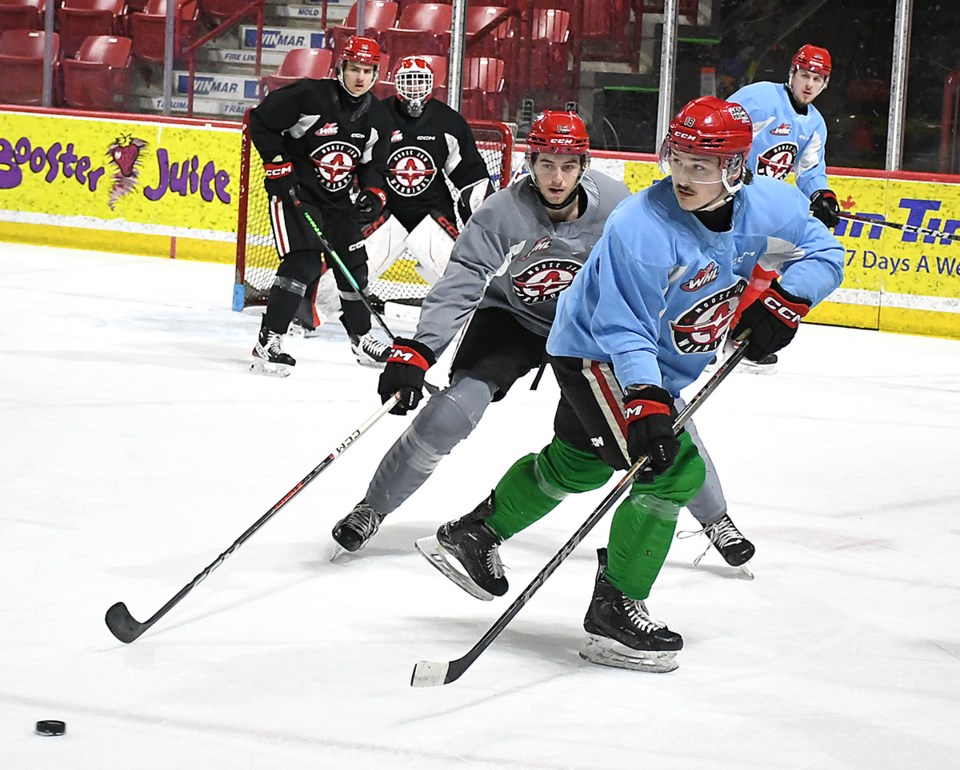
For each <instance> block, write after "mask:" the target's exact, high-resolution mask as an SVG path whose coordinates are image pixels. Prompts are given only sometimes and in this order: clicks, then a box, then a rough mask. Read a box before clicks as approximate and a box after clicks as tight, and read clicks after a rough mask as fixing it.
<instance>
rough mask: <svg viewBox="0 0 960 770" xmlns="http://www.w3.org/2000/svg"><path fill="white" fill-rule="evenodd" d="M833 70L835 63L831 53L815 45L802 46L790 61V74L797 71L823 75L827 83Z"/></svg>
mask: <svg viewBox="0 0 960 770" xmlns="http://www.w3.org/2000/svg"><path fill="white" fill-rule="evenodd" d="M832 69H833V62H832V61H831V59H830V52H829V51H828V50H827V49H826V48H818V47H817V46H815V45H805V46H801V47H800V49H799V50H798V51H797V52H796V53H795V54H794V55H793V59H791V60H790V73H791V74H793V73H794V72H796V71H797V70H807V71H808V72H815V73H816V74H818V75H823V80H824V82H826V81H827V80H829V79H830V70H832Z"/></svg>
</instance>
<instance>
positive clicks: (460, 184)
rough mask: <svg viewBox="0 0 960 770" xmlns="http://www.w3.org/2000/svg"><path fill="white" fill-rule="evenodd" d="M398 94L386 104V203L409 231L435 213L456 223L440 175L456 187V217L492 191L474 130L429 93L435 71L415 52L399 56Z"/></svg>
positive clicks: (462, 217) (468, 211)
mask: <svg viewBox="0 0 960 770" xmlns="http://www.w3.org/2000/svg"><path fill="white" fill-rule="evenodd" d="M394 82H395V83H396V89H397V93H396V96H394V97H392V98H390V99H388V100H386V101H385V102H384V104H385V105H386V107H387V111H388V112H389V113H390V117H391V119H392V120H393V125H394V131H393V133H392V134H391V136H390V155H389V158H388V161H387V168H388V174H387V208H388V209H389V211H390V213H391V214H392V215H393V216H395V217H396V218H397V220H398V221H399V222H400V224H402V225H403V226H404V227H405V228H406V229H407V230H408V231H411V230H413V229H414V228H415V227H416V226H417V225H418V224H419V223H420V221H421V220H422V219H423V218H424V217H426V216H430V215H431V214H432V213H434V212H438V213H439V214H441V215H443V216H444V217H445V218H446V219H447V221H449V222H451V223H456V221H457V219H456V218H455V217H454V202H453V197H452V196H451V194H450V188H449V187H448V186H447V184H446V183H445V181H444V175H446V178H447V179H449V180H450V183H451V184H452V185H453V186H454V188H456V190H458V191H459V197H458V200H457V208H458V213H459V215H460V221H461V222H463V223H466V221H467V220H468V219H470V215H471V214H472V213H473V211H474V209H476V208H477V206H479V205H480V203H482V202H483V200H484V198H486V197H487V196H488V195H489V194H490V193H491V192H493V186H492V185H491V184H490V176H489V173H488V171H487V166H486V163H484V161H483V158H482V157H481V156H480V153H479V151H478V150H477V145H476V142H475V141H474V138H473V132H472V131H471V130H470V126H469V125H467V121H466V120H465V119H464V118H463V116H462V115H460V113H459V112H457V111H456V110H454V109H452V108H450V107H448V106H447V105H446V104H444V103H443V102H440V101H438V100H436V99H434V98H433V86H434V79H433V70H432V69H431V67H430V65H429V63H427V62H426V61H425V60H424V59H422V58H420V57H418V56H407V57H406V58H404V59H401V60H400V63H399V64H398V65H397V69H396V72H395V74H394Z"/></svg>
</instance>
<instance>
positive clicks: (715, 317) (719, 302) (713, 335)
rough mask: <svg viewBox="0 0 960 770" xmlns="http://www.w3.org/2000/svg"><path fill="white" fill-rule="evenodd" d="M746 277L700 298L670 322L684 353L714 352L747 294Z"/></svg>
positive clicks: (674, 335) (678, 345)
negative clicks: (745, 289)
mask: <svg viewBox="0 0 960 770" xmlns="http://www.w3.org/2000/svg"><path fill="white" fill-rule="evenodd" d="M743 289H744V283H743V281H739V282H737V284H736V285H735V286H731V287H730V288H728V289H724V290H723V291H719V292H717V293H716V294H712V295H711V296H709V297H706V298H705V299H702V300H700V302H698V303H697V304H696V305H694V306H693V307H692V308H690V309H689V310H687V311H686V312H685V313H683V315H681V316H680V317H679V318H678V319H677V320H676V321H672V322H671V323H670V328H671V330H672V332H673V345H674V347H675V348H676V349H677V350H678V351H679V352H680V353H714V352H716V350H717V348H719V347H720V342H721V341H722V340H723V334H724V332H725V331H726V330H727V327H728V326H729V325H730V321H731V319H732V318H733V311H734V310H736V308H737V305H738V304H739V302H740V295H741V294H743Z"/></svg>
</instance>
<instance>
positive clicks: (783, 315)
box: [730, 281, 810, 361]
mask: <svg viewBox="0 0 960 770" xmlns="http://www.w3.org/2000/svg"><path fill="white" fill-rule="evenodd" d="M808 312H810V303H809V302H807V301H806V300H805V299H801V298H800V297H794V296H793V295H792V294H791V293H790V292H788V291H784V289H783V288H782V287H781V286H780V283H779V282H778V281H774V282H773V283H771V284H770V288H768V289H767V290H766V291H765V292H764V293H763V294H761V295H760V296H759V297H757V299H756V300H755V301H754V302H751V303H750V305H748V306H747V308H746V310H744V311H743V314H742V315H741V316H740V320H739V321H738V322H737V325H736V326H735V327H734V328H733V330H732V331H731V332H730V334H731V335H733V339H734V340H736V339H739V338H740V337H741V336H742V335H743V334H744V333H746V332H747V331H749V332H750V337H749V338H748V339H747V345H748V347H747V352H746V357H747V358H749V359H750V360H751V361H762V360H763V359H764V358H766V357H767V356H769V355H770V354H771V353H776V352H777V351H778V350H780V349H781V348H784V347H786V346H787V345H789V344H790V341H791V340H792V339H793V337H794V335H795V334H796V333H797V327H798V326H799V325H800V319H801V318H803V317H804V316H805V315H806V314H807V313H808Z"/></svg>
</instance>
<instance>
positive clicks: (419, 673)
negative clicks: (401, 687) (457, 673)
mask: <svg viewBox="0 0 960 770" xmlns="http://www.w3.org/2000/svg"><path fill="white" fill-rule="evenodd" d="M449 668H450V664H449V663H440V662H438V661H433V660H421V661H420V662H419V663H417V665H415V666H414V667H413V676H411V677H410V686H411V687H437V686H439V685H443V684H447V682H448V681H452V680H448V679H447V672H448V670H449Z"/></svg>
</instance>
